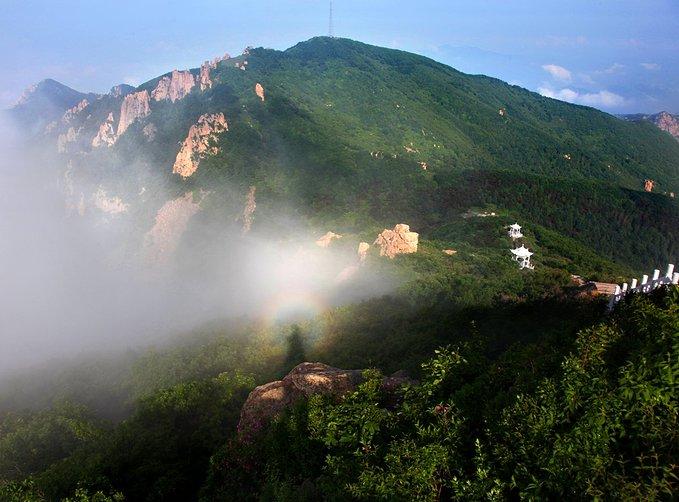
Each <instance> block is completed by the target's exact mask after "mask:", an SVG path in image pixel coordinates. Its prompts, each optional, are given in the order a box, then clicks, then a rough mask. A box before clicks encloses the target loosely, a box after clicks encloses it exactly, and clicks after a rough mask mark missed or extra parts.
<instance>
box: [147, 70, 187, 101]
mask: <svg viewBox="0 0 679 502" xmlns="http://www.w3.org/2000/svg"><path fill="white" fill-rule="evenodd" d="M194 85H196V80H195V79H194V78H193V75H192V74H191V72H190V71H178V70H172V75H171V76H169V77H168V76H167V75H166V76H164V77H163V78H161V79H160V81H159V82H158V85H157V86H156V88H155V89H154V90H153V92H152V93H151V97H153V99H155V100H156V101H163V100H165V99H169V100H170V101H172V102H173V103H174V102H175V101H177V100H179V99H182V98H183V97H184V96H186V95H187V94H188V93H190V92H191V89H193V86H194Z"/></svg>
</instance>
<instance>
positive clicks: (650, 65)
mask: <svg viewBox="0 0 679 502" xmlns="http://www.w3.org/2000/svg"><path fill="white" fill-rule="evenodd" d="M641 66H643V67H644V68H645V69H647V70H659V69H660V65H659V64H658V63H641Z"/></svg>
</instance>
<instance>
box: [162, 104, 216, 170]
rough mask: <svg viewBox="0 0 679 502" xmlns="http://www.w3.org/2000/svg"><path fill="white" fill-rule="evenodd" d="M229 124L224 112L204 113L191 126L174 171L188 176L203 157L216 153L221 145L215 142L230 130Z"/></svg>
mask: <svg viewBox="0 0 679 502" xmlns="http://www.w3.org/2000/svg"><path fill="white" fill-rule="evenodd" d="M228 130H229V125H228V124H227V122H226V118H225V117H224V114H223V113H213V114H204V115H201V116H200V117H199V118H198V122H197V123H195V124H194V125H192V126H191V128H190V129H189V134H188V135H187V136H186V139H185V140H184V143H182V147H181V149H180V150H179V153H177V158H176V159H175V162H174V166H173V167H172V172H173V173H175V174H179V175H180V176H181V177H182V178H188V177H189V176H191V175H192V174H193V173H195V172H196V170H197V169H198V164H199V163H200V161H201V159H204V158H205V157H206V156H207V155H208V154H212V155H214V154H216V153H218V152H219V147H217V146H216V145H215V144H214V143H215V142H216V141H217V135H218V134H220V133H222V132H225V131H228Z"/></svg>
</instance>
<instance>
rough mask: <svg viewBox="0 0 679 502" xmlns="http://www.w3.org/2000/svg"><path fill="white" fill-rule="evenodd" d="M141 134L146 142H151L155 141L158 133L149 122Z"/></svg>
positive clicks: (154, 126)
mask: <svg viewBox="0 0 679 502" xmlns="http://www.w3.org/2000/svg"><path fill="white" fill-rule="evenodd" d="M142 132H143V133H144V136H145V137H146V141H148V142H151V141H153V140H154V139H156V133H157V132H158V128H157V127H156V125H155V124H154V123H153V122H150V123H148V124H146V125H145V126H144V128H143V129H142Z"/></svg>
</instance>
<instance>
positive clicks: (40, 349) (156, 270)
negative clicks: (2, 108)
mask: <svg viewBox="0 0 679 502" xmlns="http://www.w3.org/2000/svg"><path fill="white" fill-rule="evenodd" d="M0 136H1V137H2V138H3V144H2V145H1V152H2V155H1V156H0V346H1V350H0V378H2V377H3V376H7V375H8V374H10V373H15V372H17V371H20V372H26V371H30V369H31V368H32V367H35V366H37V365H41V364H43V363H45V362H47V361H51V360H55V359H56V360H59V359H62V358H63V359H70V358H71V357H73V356H77V355H79V354H82V353H90V352H99V353H102V352H108V353H110V352H114V351H119V350H124V349H126V348H135V347H139V346H143V345H146V344H149V343H155V342H158V341H160V340H162V339H163V338H166V337H169V336H174V335H176V333H177V332H181V331H185V330H189V329H191V328H193V327H195V326H197V325H199V324H200V323H203V322H205V321H209V320H211V319H214V318H224V317H229V316H236V315H238V316H241V315H249V316H252V317H253V318H261V317H265V318H270V319H275V318H277V317H278V318H280V316H285V315H289V314H291V313H295V312H302V313H307V314H311V315H313V314H315V313H318V312H320V311H322V310H323V309H324V308H327V307H328V306H330V305H334V304H337V303H340V302H348V301H353V300H356V299H361V298H365V297H368V296H371V295H374V294H381V293H384V292H386V291H387V290H388V289H389V288H390V285H389V281H387V280H384V279H380V278H378V277H377V276H374V277H369V275H370V272H369V271H368V269H367V268H363V267H362V268H361V269H360V270H358V269H359V267H358V262H357V260H358V258H357V256H356V252H355V248H353V247H352V246H353V245H352V246H348V245H347V246H344V247H342V248H340V249H334V248H320V247H318V246H315V245H314V240H315V239H316V238H318V235H315V233H312V232H310V231H309V230H304V229H302V227H301V226H298V225H295V224H294V223H292V222H290V223H289V228H286V229H285V230H286V231H285V232H284V233H286V234H287V235H288V236H289V237H290V238H288V239H284V240H281V239H280V232H278V234H277V235H276V236H275V237H272V238H271V239H269V238H267V237H266V235H267V232H252V233H250V234H248V235H246V236H243V235H241V233H240V232H237V231H235V232H232V233H229V231H228V225H226V226H225V225H224V222H223V221H216V222H214V229H212V228H211V225H212V224H213V222H212V221H211V220H210V219H206V218H202V219H201V218H195V219H196V221H195V222H194V221H192V222H191V224H192V225H200V227H201V228H200V230H201V231H200V235H201V236H202V237H201V238H200V239H194V240H193V241H191V240H189V242H184V243H183V244H182V246H181V249H180V251H181V252H178V253H176V255H177V256H176V257H175V259H173V260H171V261H170V262H168V263H167V264H160V263H156V262H153V261H149V260H148V257H145V256H144V254H143V253H142V252H141V250H140V246H141V243H142V242H143V237H144V235H143V232H140V231H139V226H140V222H139V221H135V219H134V216H133V215H132V214H134V213H132V214H121V215H115V216H108V215H103V216H102V215H99V216H101V217H99V216H96V215H95V216H87V215H86V216H84V217H83V216H81V215H78V214H77V213H75V212H74V211H67V210H66V204H65V196H64V186H63V178H64V169H63V164H64V162H63V159H59V158H58V157H57V156H56V155H52V154H51V153H50V154H49V155H45V153H44V152H43V151H31V150H27V148H26V147H25V146H22V145H20V144H19V143H18V142H17V141H14V138H13V136H12V134H11V131H10V130H8V127H7V126H6V124H5V125H4V126H3V127H2V131H0ZM157 186H163V184H162V183H158V184H157ZM89 189H90V193H93V192H94V191H96V189H97V187H90V188H89ZM127 195H131V194H127ZM155 195H157V196H158V195H159V196H158V197H156V199H163V194H155ZM209 196H210V195H209V194H208V195H207V197H209ZM167 197H168V198H171V197H172V196H170V195H169V194H168V195H167ZM130 203H131V204H132V205H134V204H136V203H138V204H141V202H139V201H138V200H131V202H130ZM155 210H157V208H154V211H155ZM229 222H230V223H229V224H231V225H233V224H234V223H233V219H231V220H229ZM258 223H260V228H265V227H266V223H265V222H258ZM277 225H279V223H277ZM146 230H148V229H146ZM279 230H280V229H279ZM189 235H191V232H190V231H187V235H186V236H185V238H188V237H189ZM205 236H207V237H205ZM347 271H349V272H350V273H349V274H347ZM357 271H358V273H357ZM348 275H350V276H351V275H353V279H352V278H350V279H349V280H346V277H347V276H348ZM357 277H358V280H356V278H357Z"/></svg>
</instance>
